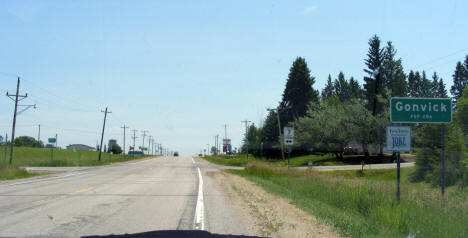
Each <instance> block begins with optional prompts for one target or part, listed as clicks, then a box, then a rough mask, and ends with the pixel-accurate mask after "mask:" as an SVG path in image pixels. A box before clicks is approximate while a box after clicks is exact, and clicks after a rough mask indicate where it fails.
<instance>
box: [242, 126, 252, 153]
mask: <svg viewBox="0 0 468 238" xmlns="http://www.w3.org/2000/svg"><path fill="white" fill-rule="evenodd" d="M241 122H243V123H245V148H246V151H247V153H246V154H247V159H249V122H250V121H247V120H244V121H241Z"/></svg>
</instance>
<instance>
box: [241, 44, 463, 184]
mask: <svg viewBox="0 0 468 238" xmlns="http://www.w3.org/2000/svg"><path fill="white" fill-rule="evenodd" d="M368 44H369V49H368V51H367V54H366V57H365V59H364V65H365V68H364V69H363V70H364V72H365V76H364V78H363V82H364V83H363V85H361V84H360V83H359V82H358V81H357V80H355V79H354V78H353V77H352V76H351V77H346V76H345V73H343V72H339V73H338V75H337V77H336V78H334V79H333V78H332V76H331V74H329V75H328V79H327V82H326V85H325V87H324V88H323V89H322V91H321V92H319V91H318V90H316V89H314V84H315V80H316V79H315V77H313V76H312V75H311V71H310V69H309V67H308V66H307V62H306V61H305V59H304V58H302V57H297V58H296V59H295V60H294V62H293V64H292V66H291V68H290V70H289V74H288V78H287V80H286V85H285V89H284V91H283V95H282V100H281V102H279V104H278V106H277V108H275V109H274V110H270V111H269V113H268V115H267V116H266V118H265V120H264V121H263V123H262V124H261V125H259V126H256V125H254V124H252V125H251V126H250V127H249V129H248V133H247V136H246V137H245V138H244V145H243V146H242V150H243V151H245V149H246V147H247V146H248V147H249V152H251V153H253V154H255V155H257V156H264V157H276V158H278V157H279V156H280V155H281V143H280V141H281V140H280V138H279V136H280V130H281V131H282V130H283V128H284V127H285V126H293V127H294V128H295V144H294V146H293V151H294V154H296V155H300V154H309V153H315V152H323V153H333V154H335V156H336V157H337V158H338V159H343V153H344V152H345V148H346V146H347V145H348V144H349V143H350V142H355V143H357V144H359V145H360V146H361V148H362V149H363V151H364V155H365V156H367V157H369V156H370V154H371V148H372V149H373V152H374V153H375V154H378V155H383V147H384V143H385V128H386V126H388V125H390V124H391V123H390V120H389V119H390V118H389V108H390V99H391V98H392V97H425V98H428V97H429V98H447V97H448V93H447V89H446V85H445V84H444V81H443V79H442V78H440V77H439V76H438V74H437V72H432V74H429V73H426V72H425V71H417V70H410V71H409V73H405V71H404V68H403V65H402V59H401V58H400V57H398V56H397V50H396V49H395V46H394V45H393V43H392V42H391V41H388V42H386V44H382V42H381V40H380V38H379V37H378V36H377V35H374V36H373V37H371V38H370V39H369V42H368ZM428 75H431V76H428ZM452 77H453V86H452V87H451V88H450V93H451V95H452V99H453V105H454V123H451V124H449V125H448V127H447V128H448V129H447V138H448V139H447V143H446V144H447V148H448V159H447V160H448V161H449V163H452V164H451V166H452V167H453V169H452V170H451V172H452V174H449V175H448V177H449V179H448V182H449V183H450V181H452V180H453V181H452V183H455V182H456V180H457V179H456V178H460V177H463V175H462V174H464V173H465V172H463V171H465V170H467V171H468V158H466V155H464V153H465V151H466V147H465V145H464V143H466V141H467V138H468V137H467V135H468V130H467V129H466V128H467V127H468V126H467V125H468V124H467V121H468V119H467V118H468V109H467V107H468V103H467V101H468V99H467V98H468V93H467V92H466V88H467V86H468V55H467V56H466V57H465V59H464V61H463V62H462V61H459V62H458V63H457V64H456V67H455V71H454V73H453V76H452ZM278 119H279V120H278ZM411 126H412V128H413V135H414V137H413V147H415V148H416V150H417V151H416V152H417V153H418V160H417V172H416V173H415V174H414V176H413V179H414V180H415V181H423V180H424V181H428V182H431V183H434V184H437V183H438V176H435V175H436V174H437V173H439V172H440V166H439V164H440V163H438V162H437V161H440V155H439V154H440V148H441V140H440V138H441V136H440V135H437V133H436V132H438V133H439V134H440V131H441V130H440V125H431V124H419V125H415V124H411ZM434 133H435V134H434ZM437 136H438V137H437ZM382 158H384V157H382ZM466 174H467V179H466V180H467V181H468V173H466ZM439 177H440V176H439ZM451 179H452V180H451Z"/></svg>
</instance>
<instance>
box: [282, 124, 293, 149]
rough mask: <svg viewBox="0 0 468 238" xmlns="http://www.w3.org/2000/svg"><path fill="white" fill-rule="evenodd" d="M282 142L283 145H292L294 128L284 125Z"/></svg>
mask: <svg viewBox="0 0 468 238" xmlns="http://www.w3.org/2000/svg"><path fill="white" fill-rule="evenodd" d="M283 134H284V144H285V145H292V144H294V128H293V127H285V128H284V131H283Z"/></svg>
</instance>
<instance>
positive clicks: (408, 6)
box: [0, 0, 468, 155]
mask: <svg viewBox="0 0 468 238" xmlns="http://www.w3.org/2000/svg"><path fill="white" fill-rule="evenodd" d="M467 10H468V2H467V1H463V0H446V1H391V0H387V1H384V0H378V1H377V0H369V1H248V0H246V1H239V0H236V1H229V0H227V1H214V0H213V1H130V0H128V1H94V0H89V1H41V0H29V1H28V0H24V1H14V0H11V1H0V93H1V94H2V95H5V94H6V93H7V92H9V93H10V94H14V93H15V90H16V78H17V76H20V77H21V85H20V94H25V93H27V95H28V97H27V98H26V99H24V100H23V101H21V104H23V105H29V104H36V105H37V108H36V109H32V108H31V109H28V110H27V111H25V112H23V113H22V114H20V115H18V118H17V129H16V135H17V136H22V135H28V136H33V137H35V138H37V136H38V125H39V124H40V125H41V135H40V136H41V140H43V141H45V140H47V138H49V137H55V134H58V145H59V146H61V147H65V146H67V145H69V144H75V143H79V144H87V145H90V146H95V145H96V143H97V142H98V141H99V140H100V133H101V130H102V122H103V117H104V113H102V112H101V110H104V109H105V108H106V107H107V108H108V109H109V111H111V112H112V113H110V114H108V117H107V122H106V130H105V132H106V133H105V137H104V140H105V141H107V140H108V139H117V142H118V144H120V145H122V144H123V129H122V128H121V127H122V126H123V125H127V126H128V127H129V129H127V134H126V144H127V146H128V145H129V144H133V141H132V139H131V138H130V136H131V134H133V132H131V130H133V129H135V130H138V131H137V132H136V136H137V137H138V138H137V139H136V145H137V146H139V145H141V143H142V141H141V139H142V131H144V130H146V131H148V132H147V134H149V135H151V136H153V137H154V138H155V141H156V143H161V144H162V145H163V147H166V148H169V149H170V150H173V151H179V152H180V153H181V155H194V154H198V153H199V152H200V149H203V148H207V147H208V145H213V144H214V137H215V135H219V138H220V139H221V138H224V137H225V135H224V125H225V124H227V125H228V126H227V137H228V138H230V139H232V143H233V147H239V146H240V145H241V142H242V138H243V134H244V133H245V126H244V124H243V123H242V122H241V121H243V120H249V121H251V123H255V124H256V125H261V123H262V121H263V119H264V118H265V116H266V114H267V111H266V109H267V108H272V107H276V106H277V105H278V102H279V101H280V100H281V95H282V92H283V90H284V86H285V83H286V79H287V76H288V72H289V68H290V67H291V65H292V62H293V61H294V59H295V58H296V57H304V58H305V59H306V61H307V63H308V67H309V69H310V70H311V75H312V76H314V77H315V84H314V85H313V87H314V88H316V89H319V90H321V89H322V88H323V87H324V85H325V83H326V80H327V77H328V75H329V74H331V76H332V78H336V76H337V75H338V73H339V72H340V71H343V72H344V74H345V76H346V77H347V78H349V77H351V76H353V77H354V78H355V79H357V80H358V81H359V82H361V83H362V82H363V80H362V78H363V76H364V72H363V69H364V68H365V65H364V59H365V57H366V53H367V49H368V40H369V38H370V37H372V36H373V35H374V34H377V35H378V36H379V37H380V39H381V40H382V42H383V43H385V42H386V41H392V43H393V44H394V46H395V47H396V49H397V50H398V52H397V57H401V58H402V61H403V66H404V69H405V71H406V72H409V70H419V71H422V70H425V71H426V73H427V74H428V75H432V73H433V72H434V71H436V72H437V73H438V74H439V75H440V76H441V77H442V78H443V79H444V82H445V83H446V84H447V89H449V88H450V86H451V85H452V74H453V71H454V68H455V64H456V62H457V61H462V60H463V59H464V57H465V55H468V44H467V39H468V31H466V29H468V19H467V16H466V12H467ZM13 110H14V103H13V101H12V100H10V99H9V98H8V97H6V96H2V98H0V134H2V135H5V134H6V133H8V136H9V137H10V134H11V124H12V119H13ZM147 138H148V137H146V138H145V144H147V143H148V140H147Z"/></svg>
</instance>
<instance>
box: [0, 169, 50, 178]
mask: <svg viewBox="0 0 468 238" xmlns="http://www.w3.org/2000/svg"><path fill="white" fill-rule="evenodd" d="M44 174H46V173H28V172H27V171H26V170H24V169H15V168H13V169H0V181H2V180H11V179H20V178H29V177H34V176H39V175H44Z"/></svg>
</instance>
